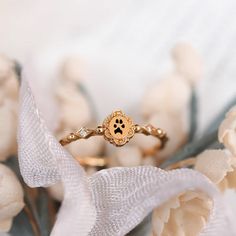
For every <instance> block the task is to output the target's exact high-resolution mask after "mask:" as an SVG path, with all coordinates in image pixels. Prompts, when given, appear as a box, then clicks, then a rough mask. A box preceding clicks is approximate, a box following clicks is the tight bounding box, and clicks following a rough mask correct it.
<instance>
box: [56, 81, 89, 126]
mask: <svg viewBox="0 0 236 236" xmlns="http://www.w3.org/2000/svg"><path fill="white" fill-rule="evenodd" d="M56 96H57V99H58V103H59V109H60V116H61V117H60V118H61V122H62V126H63V129H67V128H69V129H77V128H78V127H80V126H84V125H86V124H87V123H88V122H90V121H91V119H92V114H91V110H90V106H89V102H88V101H87V99H86V98H85V97H84V95H83V94H81V92H79V88H78V86H77V84H75V83H73V82H70V81H64V82H61V84H60V85H59V86H58V87H57V89H56Z"/></svg>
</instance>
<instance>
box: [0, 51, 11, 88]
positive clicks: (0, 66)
mask: <svg viewBox="0 0 236 236" xmlns="http://www.w3.org/2000/svg"><path fill="white" fill-rule="evenodd" d="M13 66H14V64H13V61H11V60H10V59H9V58H8V57H6V56H5V55H0V84H2V83H3V82H5V81H6V80H7V79H8V78H10V77H11V76H12V73H13V70H12V69H13Z"/></svg>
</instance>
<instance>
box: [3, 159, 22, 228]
mask: <svg viewBox="0 0 236 236" xmlns="http://www.w3.org/2000/svg"><path fill="white" fill-rule="evenodd" d="M23 195H24V194H23V189H22V187H21V185H20V183H19V181H18V179H17V178H16V176H15V174H14V173H13V171H12V170H10V169H9V168H8V167H7V166H5V165H3V164H0V231H3V232H7V231H9V230H10V228H11V224H12V219H13V217H14V216H16V215H17V214H18V213H19V212H20V211H21V210H22V208H23V207H24V201H23Z"/></svg>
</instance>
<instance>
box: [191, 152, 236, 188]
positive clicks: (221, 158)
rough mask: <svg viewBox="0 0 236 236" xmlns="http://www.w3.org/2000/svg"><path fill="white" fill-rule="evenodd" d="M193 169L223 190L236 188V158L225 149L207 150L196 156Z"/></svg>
mask: <svg viewBox="0 0 236 236" xmlns="http://www.w3.org/2000/svg"><path fill="white" fill-rule="evenodd" d="M194 168H195V170H197V171H199V172H201V173H203V174H204V175H206V176H207V177H208V178H209V179H210V180H211V181H212V182H213V183H215V184H217V186H218V187H219V188H220V189H221V190H222V191H224V190H225V189H226V188H236V158H235V157H233V156H232V155H231V154H227V152H226V151H225V150H207V151H204V152H203V153H201V154H200V155H198V156H197V157H196V163H195V167H194Z"/></svg>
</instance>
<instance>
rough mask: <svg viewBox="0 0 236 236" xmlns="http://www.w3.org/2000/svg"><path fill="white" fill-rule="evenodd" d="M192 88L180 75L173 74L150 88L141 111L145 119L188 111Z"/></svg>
mask: <svg viewBox="0 0 236 236" xmlns="http://www.w3.org/2000/svg"><path fill="white" fill-rule="evenodd" d="M190 96H191V88H190V86H189V84H188V83H186V82H185V81H184V80H183V78H182V77H181V76H180V75H178V74H171V75H169V76H167V77H165V78H164V79H162V80H161V81H159V82H158V84H156V85H153V86H152V87H150V88H149V89H148V90H147V92H146V94H145V95H144V98H143V101H142V106H141V111H142V114H143V115H144V117H147V118H148V117H150V116H151V115H153V114H155V113H157V112H160V113H163V112H164V113H165V112H167V113H176V112H182V111H183V110H184V109H187V106H188V103H189V99H190Z"/></svg>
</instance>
